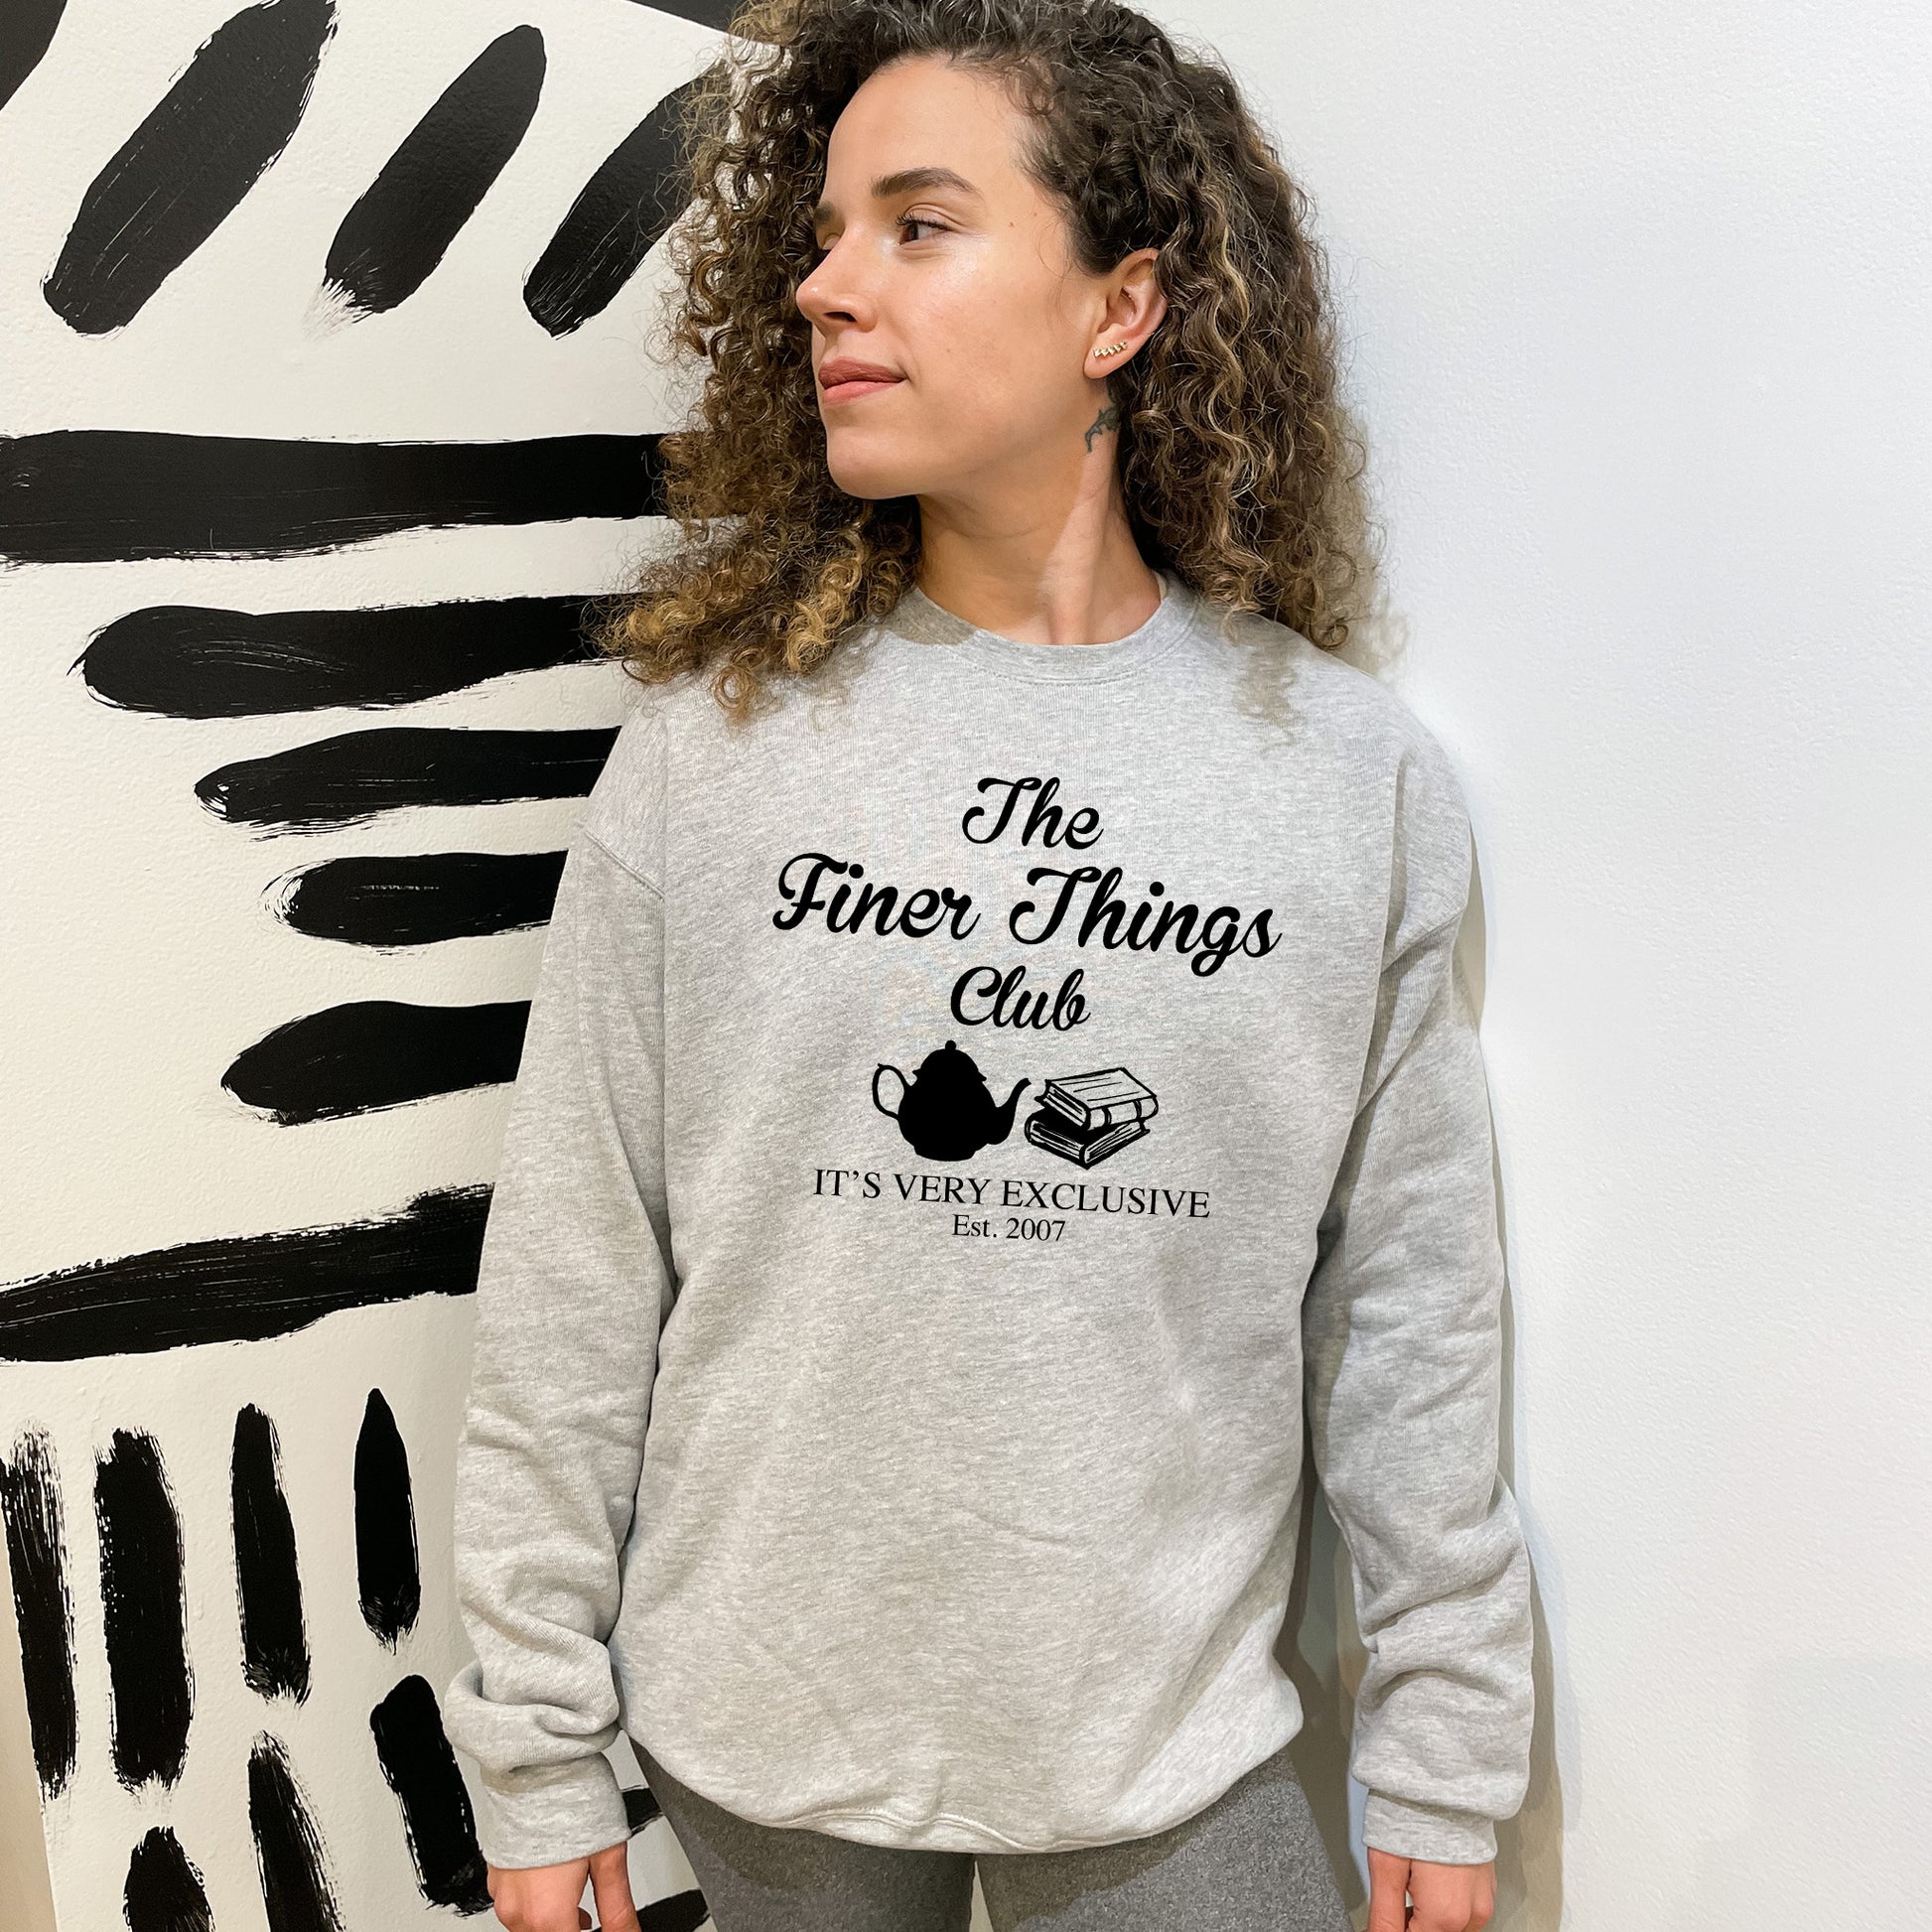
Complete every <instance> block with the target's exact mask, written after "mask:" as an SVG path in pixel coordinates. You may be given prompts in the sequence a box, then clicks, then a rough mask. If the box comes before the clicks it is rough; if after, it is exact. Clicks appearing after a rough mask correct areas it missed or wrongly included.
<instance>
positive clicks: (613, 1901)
mask: <svg viewBox="0 0 1932 1932" xmlns="http://www.w3.org/2000/svg"><path fill="white" fill-rule="evenodd" d="M591 1892H592V1896H593V1897H595V1898H596V1900H597V1922H598V1925H599V1926H600V1927H601V1928H602V1932H641V1928H640V1927H639V1926H638V1924H637V1907H636V1904H635V1903H634V1902H633V1900H632V1899H631V1896H630V1846H629V1842H628V1841H627V1840H626V1841H625V1842H624V1843H623V1844H621V1845H613V1846H612V1847H611V1848H610V1849H609V1850H608V1851H604V1852H598V1853H594V1854H593V1855H592V1858H591ZM589 1922H590V1921H589V1920H588V1919H587V1920H586V1921H585V1923H586V1924H589Z"/></svg>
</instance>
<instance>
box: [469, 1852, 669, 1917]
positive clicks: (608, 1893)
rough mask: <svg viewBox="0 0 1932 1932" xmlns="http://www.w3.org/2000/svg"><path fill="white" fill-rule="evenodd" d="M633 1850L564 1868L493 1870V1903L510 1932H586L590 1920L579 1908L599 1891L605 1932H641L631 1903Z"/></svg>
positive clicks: (537, 1866) (596, 1854)
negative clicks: (587, 1893) (588, 1890)
mask: <svg viewBox="0 0 1932 1932" xmlns="http://www.w3.org/2000/svg"><path fill="white" fill-rule="evenodd" d="M629 1850H630V1848H629V1845H628V1843H627V1842H626V1843H625V1844H622V1845H612V1846H608V1847H606V1849H605V1850H604V1851H602V1852H593V1853H592V1854H591V1856H590V1857H589V1858H588V1859H571V1860H569V1861H568V1862H567V1863H563V1864H534V1865H521V1866H514V1867H504V1868H502V1869H498V1868H497V1866H495V1865H493V1864H492V1865H491V1866H490V1867H489V1899H490V1903H491V1904H492V1905H494V1906H495V1907H496V1922H497V1923H498V1924H499V1925H501V1926H503V1927H505V1928H506V1932H583V1928H584V1927H586V1926H588V1925H589V1924H590V1922H591V1915H590V1913H588V1912H587V1911H585V1910H584V1908H583V1907H582V1906H581V1905H579V1904H578V1902H577V1901H578V1900H579V1899H580V1898H582V1897H583V1895H584V1887H585V1885H586V1884H587V1883H588V1884H590V1885H592V1886H593V1887H595V1891H594V1893H593V1895H594V1896H595V1898H596V1899H597V1922H598V1924H599V1925H600V1926H602V1927H603V1929H604V1932H638V1926H637V1907H636V1906H635V1905H634V1904H633V1903H632V1902H631V1898H630V1865H629Z"/></svg>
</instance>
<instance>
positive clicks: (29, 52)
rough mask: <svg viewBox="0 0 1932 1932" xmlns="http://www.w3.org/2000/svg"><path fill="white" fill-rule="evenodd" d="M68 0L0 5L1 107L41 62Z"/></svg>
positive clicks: (10, 1)
mask: <svg viewBox="0 0 1932 1932" xmlns="http://www.w3.org/2000/svg"><path fill="white" fill-rule="evenodd" d="M67 6H68V0H7V4H6V5H5V6H4V7H0V107H4V106H6V104H7V103H8V101H10V100H11V99H13V97H14V95H15V94H17V93H18V92H19V91H20V83H21V82H22V81H23V80H25V79H26V78H27V76H28V75H29V74H30V73H32V72H33V70H34V69H36V68H37V67H39V66H40V64H41V60H42V57H43V56H44V55H45V54H46V53H47V50H48V49H49V47H51V46H52V45H53V42H54V30H55V28H57V27H58V26H60V24H61V16H62V15H63V14H64V13H65V12H66V11H67Z"/></svg>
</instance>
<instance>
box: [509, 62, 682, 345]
mask: <svg viewBox="0 0 1932 1932" xmlns="http://www.w3.org/2000/svg"><path fill="white" fill-rule="evenodd" d="M703 78H704V76H703V75H702V74H700V75H698V76H696V78H694V79H691V80H687V81H685V82H684V84H683V85H682V86H679V87H674V88H672V89H671V91H670V92H669V93H668V94H666V95H665V96H664V98H663V99H662V100H660V101H659V102H658V103H657V105H656V106H655V107H653V108H652V109H651V110H650V112H649V113H648V114H646V115H645V116H644V118H643V119H642V120H641V121H639V122H638V123H637V125H636V126H635V127H634V128H632V129H631V130H630V132H629V133H628V134H626V135H625V136H624V138H623V139H622V140H621V142H619V143H618V145H617V146H616V147H615V148H614V149H613V150H612V151H611V153H610V154H609V155H608V156H607V157H606V158H605V160H604V162H603V164H602V165H601V166H600V167H599V168H598V170H597V172H596V173H595V174H594V175H592V177H591V178H590V180H589V181H588V182H586V183H585V185H584V189H583V192H582V193H581V194H580V195H579V196H578V197H577V199H576V201H574V202H573V203H572V204H571V207H570V212H569V213H568V214H566V215H565V216H564V218H563V220H562V222H561V223H559V225H558V228H557V232H556V233H555V234H554V235H552V236H551V238H550V245H549V246H548V247H547V248H545V249H544V251H543V253H542V254H541V255H539V256H538V257H537V264H536V266H535V267H534V268H533V269H531V270H530V273H529V276H528V278H527V279H526V280H525V281H524V284H523V306H524V307H525V308H526V309H528V310H529V312H530V314H531V315H532V316H533V317H534V318H535V319H536V320H537V321H538V322H539V323H541V324H542V325H543V327H544V328H545V329H547V330H548V331H549V332H550V334H551V335H553V336H559V337H562V336H568V335H569V334H570V332H571V331H572V330H573V329H580V328H582V327H583V325H584V324H585V323H587V322H588V321H590V319H591V318H592V317H593V316H596V315H602V314H603V312H604V311H605V310H606V309H608V308H609V307H610V306H611V304H612V303H613V302H615V301H616V300H617V297H618V292H619V291H620V290H621V288H622V287H623V285H624V284H625V283H626V282H627V281H629V279H630V278H631V276H632V275H634V274H635V273H636V272H637V269H638V267H639V266H640V265H641V263H642V262H643V259H644V257H645V256H646V255H647V254H648V253H649V252H650V251H651V249H652V248H653V247H654V246H655V245H656V243H657V242H658V241H659V240H661V239H662V237H663V235H664V234H665V232H666V230H667V229H669V227H670V225H671V223H672V222H673V221H675V220H676V219H677V217H678V216H679V215H680V214H681V213H683V211H684V209H685V207H687V206H688V204H689V202H690V199H691V196H690V187H691V184H690V178H689V174H688V172H687V169H686V166H685V160H684V155H683V143H682V137H681V134H680V130H679V125H678V120H679V116H680V115H681V114H682V112H683V109H684V103H685V100H686V98H687V97H688V96H689V95H690V94H691V92H692V91H693V90H694V89H695V88H696V87H697V86H698V85H699V83H700V82H701V81H702V80H703Z"/></svg>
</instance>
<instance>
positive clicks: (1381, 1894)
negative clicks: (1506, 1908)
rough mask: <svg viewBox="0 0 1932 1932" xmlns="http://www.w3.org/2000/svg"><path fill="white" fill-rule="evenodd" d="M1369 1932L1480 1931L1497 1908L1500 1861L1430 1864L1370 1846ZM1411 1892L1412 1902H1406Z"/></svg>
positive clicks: (1366, 1931) (1367, 1931) (1366, 1930)
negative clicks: (1497, 1882)
mask: <svg viewBox="0 0 1932 1932" xmlns="http://www.w3.org/2000/svg"><path fill="white" fill-rule="evenodd" d="M1368 1888H1369V1889H1368V1924H1367V1926H1366V1927H1365V1928H1364V1932H1478V1928H1480V1927H1482V1926H1485V1925H1487V1924H1488V1923H1489V1921H1490V1919H1491V1918H1492V1917H1494V1916H1495V1911H1496V1865H1495V1862H1494V1861H1493V1860H1491V1861H1490V1863H1487V1864H1431V1863H1429V1862H1428V1860H1426V1859H1404V1858H1398V1857H1397V1856H1396V1854H1395V1853H1393V1852H1378V1851H1377V1850H1376V1849H1375V1847H1374V1846H1372V1845H1371V1846H1370V1847H1369V1848H1368ZM1405 1891H1406V1892H1407V1893H1408V1895H1409V1897H1410V1899H1411V1900H1413V1901H1414V1902H1413V1904H1412V1905H1405V1904H1404V1903H1403V1893H1404V1892H1405Z"/></svg>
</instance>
